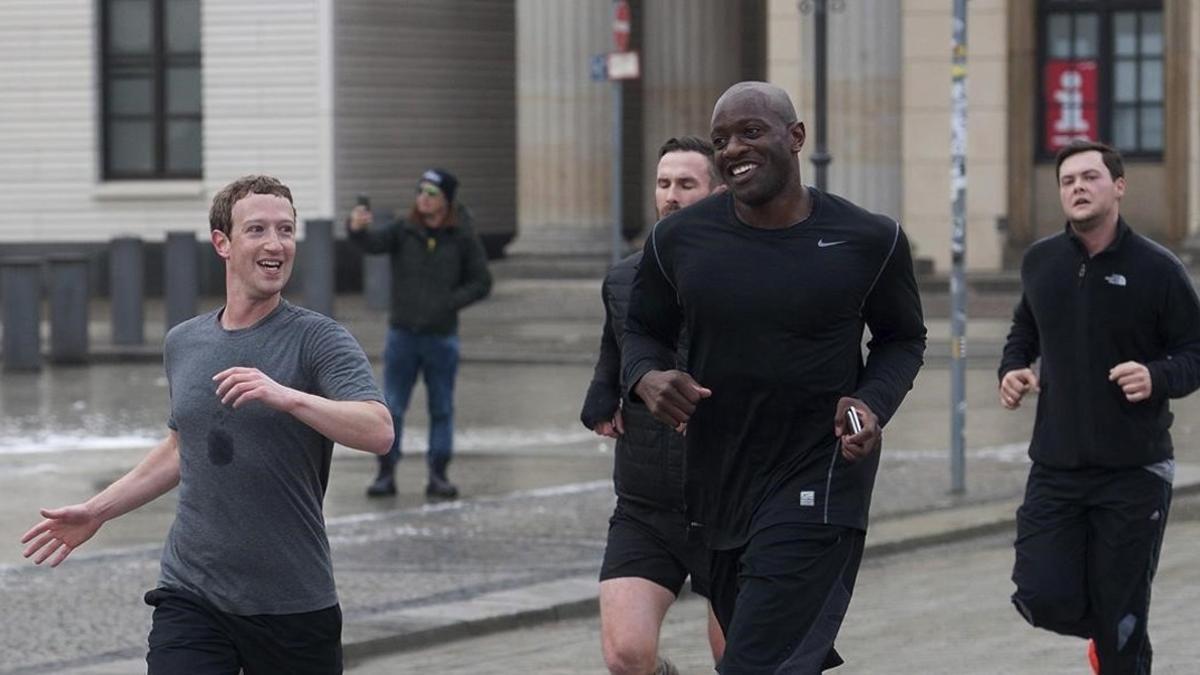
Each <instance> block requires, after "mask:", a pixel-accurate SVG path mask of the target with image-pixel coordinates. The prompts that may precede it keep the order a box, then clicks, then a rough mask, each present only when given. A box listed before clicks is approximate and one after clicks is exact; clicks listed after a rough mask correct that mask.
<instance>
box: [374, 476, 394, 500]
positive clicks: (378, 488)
mask: <svg viewBox="0 0 1200 675" xmlns="http://www.w3.org/2000/svg"><path fill="white" fill-rule="evenodd" d="M394 494H396V474H394V473H392V472H391V471H388V472H382V471H381V472H379V475H378V476H376V477H375V482H373V483H371V484H370V485H368V486H367V496H368V497H391V496H392V495H394Z"/></svg>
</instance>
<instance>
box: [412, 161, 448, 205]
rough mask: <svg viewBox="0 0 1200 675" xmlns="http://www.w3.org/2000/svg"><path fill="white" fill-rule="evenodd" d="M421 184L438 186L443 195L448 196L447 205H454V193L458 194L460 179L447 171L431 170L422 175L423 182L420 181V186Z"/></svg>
mask: <svg viewBox="0 0 1200 675" xmlns="http://www.w3.org/2000/svg"><path fill="white" fill-rule="evenodd" d="M420 183H430V184H433V185H436V186H438V189H440V190H441V191H442V194H444V195H446V203H447V204H452V203H454V193H455V192H458V179H457V178H455V177H454V174H452V173H450V172H449V171H447V170H445V169H430V170H428V171H426V172H425V173H423V174H421V180H420V181H418V185H419V184H420Z"/></svg>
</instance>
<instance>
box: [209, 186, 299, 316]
mask: <svg viewBox="0 0 1200 675" xmlns="http://www.w3.org/2000/svg"><path fill="white" fill-rule="evenodd" d="M231 213H232V227H231V228H230V232H229V234H228V235H227V234H225V233H224V232H222V231H221V230H213V231H212V242H213V247H214V248H216V250H217V255H219V256H221V257H222V258H224V259H225V270H226V272H225V283H226V287H227V289H226V291H227V293H228V294H229V295H230V296H231V297H233V296H235V295H236V296H237V297H240V298H243V299H246V300H250V301H252V302H258V301H262V300H267V299H269V298H271V297H272V296H275V295H278V294H279V293H281V292H282V291H283V287H284V286H285V285H286V284H287V282H288V279H289V278H290V277H291V275H292V264H293V262H294V261H295V258H296V215H295V211H294V210H292V203H291V202H290V201H288V200H287V199H286V198H284V197H279V196H276V195H265V194H257V193H251V194H248V195H246V196H245V197H242V198H241V199H239V200H238V201H237V202H235V203H234V205H233V209H232V212H231Z"/></svg>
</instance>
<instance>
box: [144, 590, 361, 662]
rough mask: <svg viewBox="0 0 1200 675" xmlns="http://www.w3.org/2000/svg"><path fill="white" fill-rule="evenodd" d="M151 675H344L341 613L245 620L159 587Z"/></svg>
mask: <svg viewBox="0 0 1200 675" xmlns="http://www.w3.org/2000/svg"><path fill="white" fill-rule="evenodd" d="M146 604H147V605H150V606H152V607H154V619H153V624H152V626H151V628H150V640H149V642H150V651H149V653H148V654H146V665H147V667H148V668H147V673H148V675H177V674H178V673H188V675H217V674H221V675H237V674H238V673H239V672H242V673H245V675H272V674H275V673H297V674H299V673H304V674H306V675H308V674H311V675H331V674H334V675H336V674H340V673H341V672H342V610H341V607H340V606H338V605H334V606H332V607H327V608H325V609H322V610H317V611H315V612H304V613H300V614H277V615H276V614H259V615H255V616H240V615H237V614H229V613H227V612H222V611H220V610H218V609H217V608H215V607H213V606H212V605H210V604H209V603H207V602H206V601H204V600H203V599H201V598H199V597H196V596H195V595H193V594H191V593H187V592H185V591H179V590H175V589H169V588H156V589H154V590H152V591H150V592H149V593H146Z"/></svg>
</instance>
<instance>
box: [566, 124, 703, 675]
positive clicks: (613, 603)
mask: <svg viewBox="0 0 1200 675" xmlns="http://www.w3.org/2000/svg"><path fill="white" fill-rule="evenodd" d="M658 156H659V160H658V170H657V176H656V187H655V207H656V210H657V214H658V217H659V218H662V217H663V216H665V215H667V214H668V213H672V212H674V211H678V210H680V209H682V208H684V207H686V206H689V205H691V204H693V203H695V202H697V201H700V200H701V199H703V198H705V197H707V196H709V195H710V194H712V192H714V191H715V190H716V189H718V187H719V186H720V185H721V182H720V179H719V178H718V177H717V175H716V171H715V170H714V169H713V164H712V161H713V149H712V146H711V145H709V143H708V142H706V141H704V140H702V139H700V138H697V137H695V136H685V137H683V138H672V139H670V140H668V141H667V142H666V143H664V144H663V146H662V147H661V148H660V149H659V153H658ZM641 259H642V252H641V251H638V252H637V253H634V254H633V255H631V256H629V257H628V258H625V259H624V260H622V261H620V262H618V263H617V264H616V265H613V267H612V269H610V270H609V271H608V274H607V275H606V276H605V278H604V286H603V288H602V297H603V300H604V310H605V315H606V318H605V322H604V330H603V336H602V339H601V343H600V358H599V361H598V362H597V363H596V371H595V374H594V376H593V377H592V382H591V385H590V386H589V387H588V392H587V399H586V400H585V401H584V404H583V412H582V413H581V415H580V419H581V420H582V421H583V424H584V426H586V427H587V428H589V429H592V430H593V431H595V432H596V433H597V434H599V435H601V436H608V437H610V438H615V439H617V449H616V461H615V462H614V466H613V484H614V486H615V488H616V492H617V507H616V510H615V511H614V512H613V515H612V518H611V519H610V521H609V530H608V544H607V546H606V547H605V551H604V563H603V565H602V567H601V570H600V624H601V639H602V645H603V650H604V661H605V663H606V664H607V666H608V669H609V671H611V672H612V673H621V674H624V673H647V672H655V673H673V672H677V671H675V669H674V666H672V665H671V664H670V662H669V661H667V660H665V659H659V657H658V632H659V628H660V627H661V626H662V621H663V617H664V616H665V615H666V613H667V609H668V608H669V607H670V606H671V603H672V602H674V600H675V597H676V596H677V595H678V594H679V591H680V589H682V588H683V582H684V580H685V579H686V578H687V577H688V576H689V575H690V576H691V578H692V590H693V591H695V592H696V593H699V594H700V595H703V596H705V597H708V589H707V576H708V552H707V551H706V550H705V549H704V546H703V545H702V544H701V543H700V541H699V540H698V539H697V538H695V537H689V527H690V525H691V524H690V523H689V520H688V518H687V514H686V509H685V506H686V505H685V503H684V498H683V481H684V467H683V463H684V444H683V436H682V435H680V434H679V433H677V432H676V431H675V430H673V429H671V428H670V427H668V426H666V425H664V424H663V423H662V422H659V421H658V420H656V419H654V416H653V415H651V414H650V411H649V410H647V409H646V406H644V405H642V404H641V403H631V402H630V401H629V400H625V401H622V400H621V391H623V389H624V387H623V386H622V383H621V377H620V372H621V347H620V341H621V335H622V334H623V333H624V331H625V314H626V311H627V309H628V307H629V292H630V289H631V287H632V286H633V278H634V276H635V275H636V273H637V268H638V264H639V263H640V262H641ZM686 349H687V347H686V336H681V337H680V341H679V345H678V350H679V354H680V355H681V356H680V361H679V363H680V364H681V365H680V367H683V366H682V364H684V363H686V356H685V355H686ZM709 645H710V646H711V648H712V651H713V660H714V661H717V660H720V657H721V653H722V651H723V650H724V647H725V639H724V636H723V634H722V633H721V629H720V627H719V626H718V624H717V623H716V621H715V620H714V618H713V616H712V614H711V612H710V614H709Z"/></svg>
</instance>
